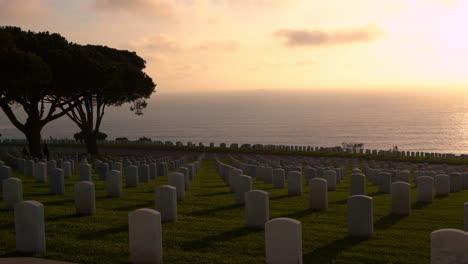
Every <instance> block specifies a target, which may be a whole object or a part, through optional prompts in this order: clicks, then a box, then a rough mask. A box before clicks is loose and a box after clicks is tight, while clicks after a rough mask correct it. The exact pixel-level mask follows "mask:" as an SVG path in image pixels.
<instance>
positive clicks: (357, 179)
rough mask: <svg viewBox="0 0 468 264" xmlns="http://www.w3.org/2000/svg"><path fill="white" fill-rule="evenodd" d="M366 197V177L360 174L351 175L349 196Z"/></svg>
mask: <svg viewBox="0 0 468 264" xmlns="http://www.w3.org/2000/svg"><path fill="white" fill-rule="evenodd" d="M353 195H366V176H365V175H364V174H362V173H355V174H351V196H353Z"/></svg>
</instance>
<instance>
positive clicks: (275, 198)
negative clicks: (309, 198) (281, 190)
mask: <svg viewBox="0 0 468 264" xmlns="http://www.w3.org/2000/svg"><path fill="white" fill-rule="evenodd" d="M292 197H294V196H289V195H287V194H283V195H279V196H275V197H271V198H270V201H271V200H281V199H285V198H292Z"/></svg>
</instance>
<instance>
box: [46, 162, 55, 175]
mask: <svg viewBox="0 0 468 264" xmlns="http://www.w3.org/2000/svg"><path fill="white" fill-rule="evenodd" d="M55 168H57V162H56V161H55V160H49V161H47V173H48V175H49V177H50V175H51V174H52V170H53V169H55Z"/></svg>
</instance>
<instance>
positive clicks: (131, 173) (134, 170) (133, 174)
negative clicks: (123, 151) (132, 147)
mask: <svg viewBox="0 0 468 264" xmlns="http://www.w3.org/2000/svg"><path fill="white" fill-rule="evenodd" d="M125 182H126V184H127V187H128V188H137V187H138V185H139V183H140V181H139V177H138V167H137V166H133V165H132V166H128V168H127V170H126V171H125Z"/></svg>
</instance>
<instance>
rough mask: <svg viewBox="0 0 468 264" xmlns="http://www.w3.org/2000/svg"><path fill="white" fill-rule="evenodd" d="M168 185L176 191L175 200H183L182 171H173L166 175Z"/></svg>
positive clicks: (183, 177)
mask: <svg viewBox="0 0 468 264" xmlns="http://www.w3.org/2000/svg"><path fill="white" fill-rule="evenodd" d="M167 181H168V185H171V186H174V187H175V188H176V191H177V200H178V201H183V200H185V176H184V175H183V174H182V173H179V172H174V173H171V174H170V175H169V176H168V180H167Z"/></svg>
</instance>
